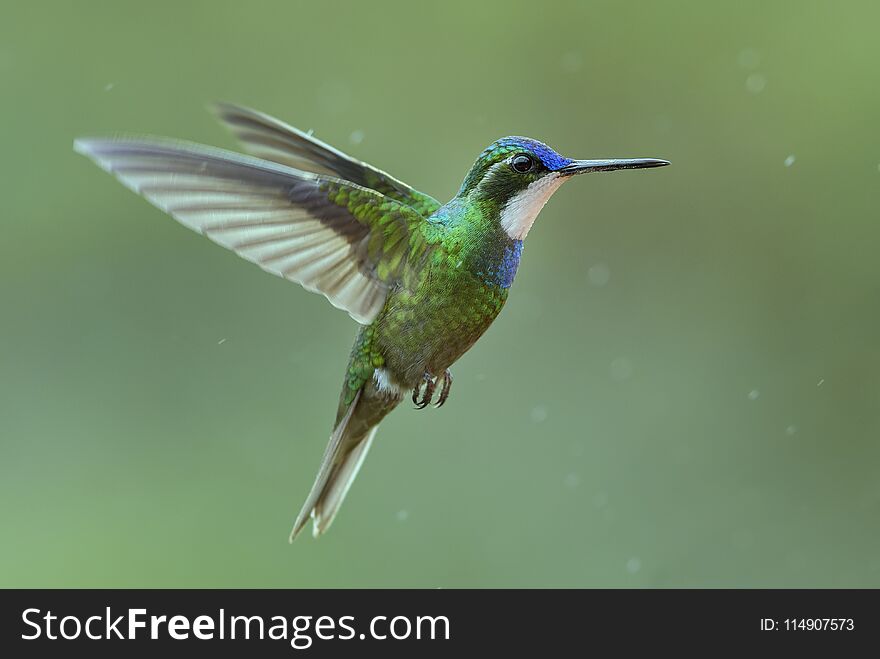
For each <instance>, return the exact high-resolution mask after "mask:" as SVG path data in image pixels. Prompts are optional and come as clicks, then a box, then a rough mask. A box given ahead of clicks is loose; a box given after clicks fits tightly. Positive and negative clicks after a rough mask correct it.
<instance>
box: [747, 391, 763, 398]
mask: <svg viewBox="0 0 880 659" xmlns="http://www.w3.org/2000/svg"><path fill="white" fill-rule="evenodd" d="M760 396H761V392H760V391H758V390H757V389H752V390H751V391H750V392H749V400H758V398H759V397H760Z"/></svg>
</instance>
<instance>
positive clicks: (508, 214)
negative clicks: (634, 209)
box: [458, 137, 669, 240]
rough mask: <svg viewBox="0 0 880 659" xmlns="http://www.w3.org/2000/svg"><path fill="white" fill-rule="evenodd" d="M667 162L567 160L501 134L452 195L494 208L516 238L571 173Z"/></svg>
mask: <svg viewBox="0 0 880 659" xmlns="http://www.w3.org/2000/svg"><path fill="white" fill-rule="evenodd" d="M668 164H669V163H668V162H667V161H666V160H657V159H655V158H630V159H616V160H572V159H571V158H566V157H564V156H562V155H560V154H558V153H556V151H554V150H553V149H551V148H550V147H549V146H547V145H546V144H544V143H543V142H539V141H537V140H533V139H529V138H528V137H504V138H502V139H500V140H497V141H495V142H493V143H492V144H490V145H489V146H488V147H487V148H486V150H485V151H483V153H481V154H480V157H479V158H477V161H476V162H475V163H474V166H473V167H471V170H470V172H468V175H467V177H465V179H464V183H462V185H461V190H460V191H459V193H458V196H459V197H467V198H468V199H469V200H471V201H472V202H474V203H476V204H478V205H480V206H482V207H484V208H486V209H488V210H490V211H494V213H493V214H496V215H497V217H498V220H499V222H500V223H501V226H502V228H503V229H504V231H505V232H506V233H507V235H508V236H509V237H510V238H511V239H513V240H522V239H523V238H525V236H526V234H527V233H528V232H529V229H530V228H531V226H532V223H533V222H534V221H535V218H536V217H537V216H538V213H539V212H540V211H541V208H543V207H544V204H545V203H547V200H548V199H549V198H550V197H551V195H552V194H553V193H554V192H556V190H557V189H558V188H559V186H560V185H562V184H563V183H564V182H565V181H567V180H568V179H569V178H571V177H572V176H574V175H575V174H583V173H586V172H609V171H614V170H617V169H641V168H645V167H662V166H664V165H668Z"/></svg>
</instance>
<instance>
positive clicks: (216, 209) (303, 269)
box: [74, 138, 427, 324]
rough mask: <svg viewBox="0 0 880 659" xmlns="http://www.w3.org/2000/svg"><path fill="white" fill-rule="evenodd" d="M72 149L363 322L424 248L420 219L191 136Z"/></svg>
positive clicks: (86, 142)
mask: <svg viewBox="0 0 880 659" xmlns="http://www.w3.org/2000/svg"><path fill="white" fill-rule="evenodd" d="M74 149H75V150H76V151H78V152H79V153H82V154H83V155H85V156H88V157H89V158H91V159H92V160H94V161H95V162H96V163H97V164H98V165H99V166H100V167H102V168H103V169H105V170H107V171H108V172H110V173H112V174H114V175H115V176H116V177H117V178H118V179H119V180H120V181H121V182H122V183H123V184H124V185H126V186H128V187H129V188H131V189H132V190H134V191H135V192H138V193H139V194H142V195H143V196H144V197H146V198H147V199H148V200H149V201H150V202H151V203H152V204H154V205H155V206H157V207H158V208H160V209H162V210H163V211H165V212H166V213H169V214H170V215H171V216H173V217H174V218H175V219H176V220H178V221H179V222H180V223H181V224H184V225H186V226H187V227H189V228H190V229H193V230H194V231H198V232H199V233H202V234H204V235H206V236H207V237H208V238H210V239H211V240H213V241H214V242H216V243H219V244H220V245H223V246H224V247H227V248H229V249H231V250H233V251H234V252H235V253H237V254H239V255H240V256H242V257H244V258H246V259H247V260H249V261H252V262H254V263H257V264H258V265H259V266H260V267H261V268H263V269H264V270H266V271H268V272H271V273H272V274H275V275H278V276H281V277H285V278H286V279H290V280H291V281H295V282H298V283H300V284H302V285H303V286H304V287H305V288H306V289H308V290H310V291H315V292H318V293H321V294H323V295H324V296H326V297H327V299H328V300H330V302H331V303H332V304H333V305H334V306H336V307H339V308H341V309H345V310H346V311H348V313H349V314H350V315H351V317H352V318H354V319H355V320H356V321H358V322H359V323H364V324H367V323H370V322H371V321H372V320H373V319H374V318H375V317H376V315H377V314H378V313H379V311H380V310H381V309H382V306H383V305H384V303H385V298H386V293H387V291H388V289H389V287H391V286H393V285H394V284H395V283H396V282H397V281H399V279H400V277H401V276H402V273H403V270H404V266H405V265H406V263H407V262H408V260H410V259H412V260H416V259H418V258H420V257H422V256H423V255H424V254H425V251H426V249H427V244H426V243H425V240H424V236H423V234H422V231H421V226H420V225H421V224H423V223H424V219H423V218H422V217H421V216H420V215H418V214H417V213H416V212H415V211H413V210H412V209H411V208H409V207H408V206H405V205H403V204H401V203H398V202H396V201H393V200H391V199H388V198H387V197H384V196H382V195H381V194H379V193H378V192H376V191H374V190H368V189H365V188H362V187H360V186H357V185H353V184H351V183H348V182H346V181H341V180H339V179H336V178H330V177H327V176H321V175H318V174H312V173H308V172H301V171H297V170H295V169H291V168H289V167H286V166H283V165H279V164H276V163H272V162H268V161H265V160H260V159H257V158H250V157H247V156H241V155H238V154H236V153H232V152H229V151H224V150H222V149H214V148H211V147H205V146H200V145H196V144H189V143H181V142H173V141H165V140H158V139H152V138H150V139H119V140H114V139H80V140H77V141H76V142H75V143H74Z"/></svg>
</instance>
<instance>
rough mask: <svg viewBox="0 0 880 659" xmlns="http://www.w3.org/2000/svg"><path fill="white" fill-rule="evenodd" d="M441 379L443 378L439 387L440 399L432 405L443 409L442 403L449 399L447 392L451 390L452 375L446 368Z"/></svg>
mask: <svg viewBox="0 0 880 659" xmlns="http://www.w3.org/2000/svg"><path fill="white" fill-rule="evenodd" d="M441 377H442V378H443V386H442V387H440V397H439V398H438V399H437V402H436V403H434V407H443V403H445V402H446V399H447V398H449V390H450V389H452V373H451V372H450V370H449V369H448V368H447V369H446V370H445V371H444V372H443V375H442V376H441Z"/></svg>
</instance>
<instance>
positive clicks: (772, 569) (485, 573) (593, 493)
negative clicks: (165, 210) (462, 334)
mask: <svg viewBox="0 0 880 659" xmlns="http://www.w3.org/2000/svg"><path fill="white" fill-rule="evenodd" d="M16 4H17V6H15V5H12V4H11V3H10V4H8V5H6V6H5V7H4V9H2V10H0V87H2V90H3V95H2V98H3V103H2V110H0V112H2V118H3V121H2V122H0V147H2V156H0V168H2V171H0V174H2V181H3V186H2V191H3V194H2V201H0V212H2V226H3V235H2V239H0V257H2V258H0V310H2V311H0V314H2V316H0V318H2V325H0V327H2V329H0V369H2V379H0V524H2V529H3V536H2V539H3V542H2V544H0V566H2V571H0V585H2V586H157V587H158V586H208V587H214V586H216V587H220V586H232V587H244V586H258V587H275V586H279V587H280V586H285V587H287V586H311V587H321V586H355V587H360V586H416V587H456V586H459V587H461V586H476V587H484V586H486V587H488V586H492V587H508V586H527V587H531V586H554V587H568V586H611V587H633V586H649V587H655V586H730V587H737V586H762V587H770V586H847V587H859V586H874V587H877V586H880V441H878V438H880V413H878V411H880V378H878V369H880V311H878V309H880V304H878V303H880V268H878V245H880V222H878V212H877V209H878V204H880V171H878V163H880V140H878V131H877V120H878V117H880V86H878V84H877V82H878V77H877V73H878V61H880V43H878V40H877V30H876V27H877V24H878V20H880V6H878V5H877V3H873V2H868V1H866V2H862V3H857V2H852V3H842V4H834V3H808V2H779V3H766V2H741V3H738V4H737V5H736V7H735V8H731V9H729V10H723V9H721V8H720V7H719V6H718V5H717V4H713V3H706V2H699V1H694V2H664V3H653V2H652V3H648V2H645V3H638V4H633V3H620V2H618V3H611V2H590V3H588V2H581V3H570V4H562V3H554V4H553V6H552V7H550V6H545V5H542V4H540V3H534V2H529V3H524V2H523V3H509V2H495V3H490V2H481V3H473V2H469V3H462V4H453V3H436V4H433V5H425V6H416V5H415V4H413V3H410V2H400V3H396V4H394V3H381V2H371V3H350V4H347V5H342V4H338V3H317V2H313V3H293V2H277V3H262V2H254V3H207V2H205V3H180V2H154V3H148V4H144V3H139V4H135V3H130V4H129V3H97V2H90V3H61V2H59V3H55V4H54V5H53V4H49V5H44V4H40V5H39V6H37V4H36V3H34V4H33V5H28V4H26V3H24V2H19V3H16ZM215 99H221V100H230V101H235V102H240V103H244V104H247V105H250V106H253V107H256V108H259V109H263V110H265V111H267V112H269V113H272V114H276V115H278V116H279V117H281V118H284V119H286V120H288V121H290V122H291V123H293V124H294V125H296V126H299V127H301V128H303V129H314V131H315V133H316V134H317V135H318V136H319V137H320V138H322V139H324V140H326V141H328V142H330V143H331V144H334V145H337V146H339V147H341V148H342V149H344V150H347V151H349V152H351V153H352V154H354V155H356V156H358V157H361V158H363V159H364V160H367V161H369V162H372V163H375V164H377V165H378V166H380V167H382V168H385V169H387V170H389V171H391V172H392V173H394V174H395V175H397V176H400V177H401V178H403V179H404V180H406V181H407V182H409V183H411V184H412V185H414V186H415V187H417V188H420V189H423V190H425V191H426V192H429V193H430V194H433V195H435V196H437V197H438V198H440V199H443V200H445V199H448V198H449V197H450V196H451V195H452V194H454V192H455V191H456V190H457V187H458V185H459V183H460V181H461V179H462V178H463V176H464V174H465V172H466V170H467V169H468V167H469V166H470V164H471V162H472V161H473V159H474V158H475V157H476V155H477V154H478V153H479V152H480V150H481V149H482V148H483V147H484V146H485V145H486V144H488V143H489V142H491V141H492V140H494V139H495V138H497V137H500V136H502V135H506V134H523V135H530V136H533V137H536V138H539V139H542V140H544V141H547V142H549V143H550V144H552V145H554V146H555V147H556V148H558V149H559V150H560V151H562V152H564V153H565V154H568V155H570V156H574V157H584V158H586V157H609V156H620V157H630V156H655V157H662V158H668V159H670V160H671V161H672V162H673V166H672V167H669V168H666V169H664V170H657V171H651V172H624V173H618V174H614V175H606V176H598V175H596V176H589V177H583V178H579V179H578V180H577V181H576V182H575V183H572V184H570V185H569V186H566V187H565V188H564V189H563V190H562V191H560V193H558V194H557V195H556V197H555V198H554V199H553V200H552V201H551V202H550V203H549V204H548V206H547V207H546V209H545V210H544V212H543V213H542V215H541V217H540V218H539V220H538V222H537V224H536V226H535V228H534V230H533V231H532V233H531V234H530V236H529V241H528V245H527V249H526V250H525V254H524V259H523V264H522V267H521V269H520V273H519V276H518V277H517V281H516V285H515V286H514V288H513V291H512V294H511V297H510V300H509V302H508V306H507V308H506V309H505V310H504V312H503V313H502V315H501V317H500V318H499V322H497V323H496V324H495V326H493V327H492V328H491V330H490V331H489V332H488V333H487V335H486V336H485V337H484V339H483V340H482V341H480V342H479V343H478V344H477V346H476V347H475V348H474V349H473V350H472V351H471V352H470V353H468V354H467V355H466V356H465V357H464V358H463V359H462V360H461V361H460V362H459V363H458V365H457V366H456V368H455V375H456V384H455V391H454V392H453V395H452V398H451V400H450V403H449V404H447V406H446V407H445V408H444V409H442V410H440V411H436V410H433V409H429V410H426V411H422V412H415V411H413V410H412V409H411V406H409V405H403V406H401V409H400V410H398V411H397V412H396V413H394V414H393V415H392V416H391V417H389V418H388V419H387V420H386V421H385V423H384V424H383V427H382V429H381V431H380V433H379V439H378V441H377V443H376V445H375V447H374V449H373V451H372V454H371V456H370V459H369V460H368V461H367V463H366V465H365V468H364V470H363V471H362V473H361V476H360V477H359V479H358V481H357V482H356V484H355V486H354V488H353V489H352V492H351V494H350V497H349V499H348V501H347V502H346V505H345V506H344V507H343V510H342V513H341V514H340V516H339V518H338V519H337V521H336V523H335V525H334V527H333V529H332V531H331V532H330V533H329V534H328V535H327V536H326V537H324V538H322V539H321V540H320V541H317V542H315V541H312V540H311V538H310V537H307V536H305V537H303V538H302V539H300V540H299V541H297V542H296V544H294V545H293V546H289V545H288V544H287V541H286V540H287V532H288V530H289V527H290V524H291V522H292V520H293V516H294V515H295V513H296V512H297V510H298V509H299V506H300V504H301V503H302V500H303V498H304V497H305V495H306V493H307V491H308V489H309V486H310V485H311V483H312V479H313V477H314V472H315V470H316V468H317V464H318V461H319V458H320V455H321V452H322V451H323V448H324V443H325V441H326V439H327V435H328V431H329V427H330V423H331V421H332V419H333V416H334V414H335V408H336V399H337V395H338V390H339V387H340V385H341V381H342V374H343V370H344V367H345V363H346V359H347V355H348V350H349V346H350V343H351V341H352V339H353V337H354V334H355V327H354V324H353V322H352V321H351V320H350V319H349V318H348V317H347V316H346V314H344V313H342V312H340V311H338V310H335V309H333V308H332V307H331V306H330V305H329V304H327V302H326V301H325V300H324V299H323V298H321V297H319V296H315V295H311V294H309V293H306V292H304V291H302V290H301V289H299V288H298V287H297V286H295V285H292V284H290V283H288V282H285V281H283V280H280V279H276V278H273V277H271V276H269V275H266V274H265V273H263V272H261V271H260V270H259V269H258V268H256V267H254V266H253V265H250V264H248V263H246V262H244V261H241V260H240V259H238V258H236V257H235V256H234V255H232V254H230V253H228V252H226V251H224V250H222V249H220V248H218V247H217V246H215V245H213V244H211V243H210V242H209V241H206V240H204V239H203V238H201V237H200V236H197V235H196V234H194V233H191V232H189V231H187V230H186V229H184V228H183V227H181V226H179V225H178V224H176V223H175V222H174V221H172V220H170V219H169V218H167V217H166V216H164V215H162V214H161V213H160V212H159V211H157V210H156V209H154V208H153V207H151V206H150V205H148V204H147V203H146V202H144V201H143V200H142V199H139V198H138V197H136V196H135V195H133V194H132V193H131V192H129V191H127V190H126V189H124V188H123V187H122V186H121V185H119V184H118V183H117V182H115V181H114V180H113V179H111V178H110V177H109V176H107V175H106V174H104V173H102V172H101V171H99V170H98V169H97V168H96V167H95V166H94V165H92V164H91V163H90V162H88V161H87V160H85V159H84V158H82V157H80V156H77V155H76V154H74V152H73V151H72V149H71V144H72V141H73V138H74V137H75V136H78V135H84V134H85V135H95V134H98V135H100V134H112V133H116V132H123V131H133V132H138V133H154V134H162V135H170V136H174V137H183V138H188V139H192V140H196V141H201V142H207V143H210V144H217V145H221V146H227V147H230V146H233V142H232V140H231V138H230V137H229V136H228V135H226V134H225V132H224V131H223V129H222V128H220V127H219V126H218V125H216V124H215V123H214V121H213V120H212V118H211V117H210V116H209V115H208V114H207V113H206V112H205V111H204V107H205V104H206V103H207V102H209V101H212V100H215Z"/></svg>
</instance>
